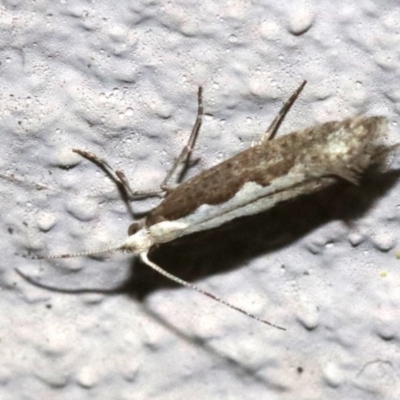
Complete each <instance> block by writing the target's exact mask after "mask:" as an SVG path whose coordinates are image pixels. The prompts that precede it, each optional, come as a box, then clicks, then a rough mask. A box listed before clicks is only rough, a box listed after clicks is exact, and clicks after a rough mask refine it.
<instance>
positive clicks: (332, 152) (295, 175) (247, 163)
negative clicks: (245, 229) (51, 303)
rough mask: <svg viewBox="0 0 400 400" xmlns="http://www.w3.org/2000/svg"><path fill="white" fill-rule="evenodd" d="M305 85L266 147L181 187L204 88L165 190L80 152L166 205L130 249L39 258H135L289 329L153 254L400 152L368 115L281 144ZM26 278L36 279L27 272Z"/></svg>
mask: <svg viewBox="0 0 400 400" xmlns="http://www.w3.org/2000/svg"><path fill="white" fill-rule="evenodd" d="M305 84H306V81H304V82H303V83H302V84H301V85H300V86H299V88H298V89H297V90H296V91H295V92H294V93H293V94H292V96H291V97H290V98H289V100H288V101H287V102H286V103H285V104H284V105H283V106H282V108H281V110H280V111H279V113H278V114H277V116H276V117H275V119H274V120H273V121H272V123H271V125H270V126H269V128H268V129H267V131H266V132H265V133H264V135H263V136H262V138H261V139H260V141H259V143H258V144H256V145H255V146H253V147H250V148H248V149H247V150H244V151H242V152H241V153H239V154H237V155H236V156H234V157H232V158H230V159H228V160H226V161H223V162H221V163H220V164H218V165H216V166H214V167H212V168H210V169H207V170H205V171H203V172H201V173H200V174H198V175H197V176H195V177H193V178H191V179H189V180H187V181H186V182H184V183H182V184H180V185H178V186H177V187H175V188H172V187H170V186H169V182H170V179H171V177H172V176H173V174H174V173H175V172H176V169H177V168H178V166H179V165H180V164H181V163H182V162H184V161H185V160H187V159H188V157H189V156H190V154H191V152H192V150H193V146H194V144H195V142H196V139H197V136H198V134H199V131H200V127H201V124H202V118H203V101H202V88H201V87H200V88H199V91H198V112H197V118H196V122H195V124H194V127H193V129H192V132H191V135H190V137H189V140H188V142H187V144H186V146H185V147H184V148H183V150H182V152H181V153H180V155H179V156H178V158H177V159H176V160H175V162H174V163H173V166H172V168H171V169H170V170H169V172H168V173H167V174H166V177H165V179H164V181H163V182H162V184H161V185H160V190H157V191H152V192H139V191H133V190H132V188H131V185H130V184H129V182H128V180H127V178H126V176H125V174H124V173H123V172H122V171H115V170H113V169H112V168H111V166H110V164H108V162H107V161H105V160H103V159H101V158H99V157H97V156H96V155H94V154H93V153H91V152H88V151H84V150H79V149H74V150H73V151H74V152H75V153H77V154H80V155H81V156H82V157H84V158H86V159H88V160H90V161H92V162H94V163H95V164H97V165H98V166H99V167H101V169H103V170H104V171H105V172H106V173H107V174H108V176H110V177H111V178H112V179H113V180H114V181H115V182H117V183H118V184H119V186H122V187H123V188H124V190H125V191H126V193H127V195H128V197H129V200H131V201H133V200H137V199H139V198H143V197H147V196H159V197H162V198H163V200H162V201H161V202H160V204H159V205H158V206H156V207H155V208H154V209H152V210H151V211H150V212H149V213H148V214H147V216H146V217H145V218H143V219H141V220H139V221H138V222H135V223H133V224H131V225H130V227H129V230H128V238H127V239H126V240H125V241H123V242H122V243H119V244H117V245H114V246H111V247H108V248H104V249H100V250H96V251H87V252H81V253H74V254H72V253H71V254H62V255H54V256H48V257H41V256H37V257H32V258H34V259H52V258H70V257H78V256H88V255H94V254H99V253H105V252H113V251H124V252H129V253H133V254H135V255H138V256H139V257H140V259H141V260H142V262H143V263H144V264H146V265H148V266H149V267H151V268H153V269H154V270H156V271H157V272H159V273H160V274H162V275H164V276H165V277H167V278H168V279H171V280H172V281H174V282H177V283H179V284H181V285H183V286H186V287H189V288H191V289H194V290H196V291H197V292H199V293H201V294H204V295H206V296H208V297H211V298H212V299H214V300H216V301H218V302H220V303H222V304H224V305H226V306H228V307H230V308H232V309H234V310H236V311H239V312H241V313H243V314H245V315H247V316H249V317H251V318H253V319H255V320H257V321H260V322H263V323H264V324H267V325H270V326H272V327H275V328H278V329H282V330H285V329H284V328H282V327H280V326H278V325H275V324H273V323H271V322H269V321H266V320H264V319H261V318H259V317H256V316H255V315H252V314H250V313H248V312H246V311H244V310H243V309H241V308H238V307H236V306H234V305H232V304H230V303H228V302H226V301H224V300H223V299H221V298H219V297H217V296H215V295H213V294H211V293H209V292H206V291H204V290H202V289H200V288H199V287H197V286H195V285H193V284H191V283H189V282H186V281H184V280H182V279H180V278H179V277H177V276H175V275H172V274H170V273H169V272H167V271H165V270H164V269H162V268H161V267H160V266H158V265H157V264H155V263H154V262H152V261H151V260H150V259H149V257H148V253H149V251H150V250H151V249H152V247H153V246H155V245H158V244H162V243H166V242H171V241H173V240H175V239H178V238H180V237H183V236H186V235H190V234H192V233H196V232H200V231H206V230H209V229H213V228H217V227H219V226H221V225H223V224H225V223H227V222H229V221H232V220H234V219H236V218H240V217H244V216H248V215H253V214H257V213H260V212H262V211H265V210H267V209H270V208H272V207H273V206H275V205H276V204H278V203H280V202H283V201H287V200H290V199H293V198H296V197H298V196H301V195H304V194H308V193H312V192H315V191H318V190H320V189H322V188H324V187H327V186H329V185H331V184H333V183H335V182H336V181H337V180H338V179H344V180H346V181H349V182H351V183H353V184H357V182H358V177H359V175H360V174H361V173H362V172H364V171H365V170H366V169H367V168H368V167H369V166H371V165H373V164H377V163H380V162H382V161H383V160H384V159H385V156H386V155H387V154H388V153H389V152H390V151H391V150H393V148H394V147H395V146H390V145H389V144H388V143H387V140H386V134H387V120H386V118H385V117H382V116H373V117H365V116H360V117H355V118H348V119H345V120H343V121H333V122H326V123H323V124H320V125H316V126H313V127H310V128H307V129H303V130H300V131H297V132H292V133H291V134H288V135H284V136H280V137H278V138H274V137H275V135H276V133H277V131H278V129H279V126H280V125H281V123H282V121H283V119H284V117H285V115H286V114H287V112H288V111H289V109H290V108H291V106H292V105H293V103H294V102H295V100H296V99H297V97H298V96H299V94H300V92H301V91H302V90H303V88H304V86H305ZM18 273H19V274H20V275H22V276H23V277H24V278H26V279H28V280H30V281H31V282H32V281H33V280H32V278H30V277H28V276H27V275H25V274H23V273H22V272H21V271H18Z"/></svg>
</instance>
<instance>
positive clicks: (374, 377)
mask: <svg viewBox="0 0 400 400" xmlns="http://www.w3.org/2000/svg"><path fill="white" fill-rule="evenodd" d="M281 3H282V4H281ZM399 33H400V5H399V3H398V2H396V1H365V0H347V1H343V0H339V1H335V2H332V1H328V0H323V1H315V2H313V1H311V0H310V1H300V0H299V1H285V2H276V1H272V0H261V1H250V0H231V1H210V0H204V1H201V2H200V1H189V0H181V1H177V0H171V1H161V0H158V1H157V0H153V1H150V0H138V1H136V0H135V1H124V0H119V1H110V0H99V1H82V0H71V1H68V0H59V1H49V0H47V1H46V0H41V1H30V2H23V1H19V0H8V1H7V0H4V1H2V2H1V5H0V139H1V143H0V174H1V175H0V178H1V179H0V218H1V221H0V227H1V230H0V232H1V233H0V235H1V240H0V399H1V400H20V399H21V400H22V399H24V400H27V399H59V400H63V399H68V400H71V399H73V400H81V399H82V400H83V399H99V400H100V399H115V400H131V399H132V400H133V399H134V400H140V399H143V400H150V399H163V400H165V399H173V400H175V399H189V398H190V399H224V400H226V399H246V400H252V399H257V400H258V399H268V400H270V399H271V400H273V399H279V400H292V399H296V400H306V399H307V400H320V399H330V400H332V399H353V400H356V399H360V400H361V399H362V400H369V399H378V398H379V399H398V398H399V397H400V341H399V339H400V260H399V259H398V258H396V255H398V254H399V251H400V243H399V237H400V195H399V193H400V179H399V178H400V176H399V168H400V162H399V160H400V153H397V154H394V155H393V156H391V157H390V158H389V161H388V165H387V167H386V170H383V171H377V170H372V171H370V173H369V174H367V175H366V176H365V177H364V178H363V179H362V181H361V183H360V185H359V186H357V187H355V186H352V185H350V184H348V183H344V182H338V184H337V185H335V186H334V187H332V188H330V189H327V190H324V191H323V192H321V193H318V194H315V195H312V196H307V197H305V198H302V199H299V200H296V201H293V202H291V203H288V204H284V205H282V206H280V207H278V208H277V209H276V210H273V211H272V212H269V213H265V214H262V215H260V216H257V217H256V218H251V219H246V220H245V221H242V222H241V223H239V224H235V225H234V226H230V227H228V228H227V229H223V230H220V231H217V232H211V233H209V234H207V235H201V237H196V238H192V240H187V241H183V242H180V243H172V244H170V245H166V246H161V247H160V248H159V249H156V251H155V252H154V253H153V254H152V255H151V258H152V259H153V260H155V261H157V263H159V264H160V265H161V266H163V267H164V268H166V269H167V270H169V271H171V272H173V273H175V274H176V275H178V276H180V277H182V278H183V279H187V280H189V281H192V282H195V283H196V284H197V285H198V286H200V287H202V288H204V289H205V290H208V291H210V292H212V293H214V294H215V295H217V296H220V297H222V298H224V299H225V300H227V301H229V302H232V303H234V304H236V305H238V306H240V307H242V308H244V309H246V310H248V311H249V312H251V313H254V314H255V315H257V316H259V317H261V318H265V319H268V320H270V321H271V322H273V323H275V324H278V325H282V326H284V327H285V328H286V329H287V331H286V332H282V331H279V330H276V329H273V328H269V327H266V326H265V325H263V324H261V323H257V322H256V321H253V320H251V319H250V318H246V317H245V316H243V315H241V314H239V313H236V312H234V311H232V310H230V309H228V308H226V307H224V306H223V305H221V304H218V303H216V302H213V301H211V300H210V299H207V298H206V297H202V296H201V295H199V294H198V293H196V292H194V291H191V290H187V289H184V288H180V287H177V286H176V285H174V284H172V283H171V282H166V280H165V279H164V278H163V277H159V276H157V274H155V273H153V272H152V271H149V269H148V267H146V266H144V265H142V264H141V263H139V262H138V261H137V260H135V259H134V257H131V256H130V255H129V254H107V255H103V256H98V257H92V258H89V257H80V258H72V259H63V260H51V261H50V260H47V261H46V260H45V261H43V260H42V261H37V260H30V259H26V258H23V257H21V255H27V254H32V255H33V254H40V255H46V254H57V253H65V252H71V253H75V252H80V251H85V250H91V249H97V248H102V247H105V246H109V245H112V244H115V243H119V242H120V241H122V240H124V239H125V238H126V235H127V233H126V232H127V228H128V226H129V225H130V223H131V217H130V216H129V214H128V213H127V209H126V207H125V205H124V203H123V202H122V201H121V199H120V197H119V194H118V192H117V190H116V188H115V186H114V185H113V183H112V182H111V181H110V180H109V179H108V178H107V177H106V176H105V175H104V174H103V173H102V172H101V171H100V170H99V169H98V168H96V167H95V166H94V165H93V164H92V163H90V162H88V161H86V160H84V159H82V158H81V157H79V156H78V155H77V154H75V153H73V152H72V151H71V149H73V148H80V149H84V150H89V151H92V152H94V153H96V154H98V155H99V156H100V157H103V158H105V159H107V160H108V161H109V163H110V164H111V165H112V166H114V167H115V168H117V169H121V170H123V171H124V172H125V174H126V175H127V176H128V177H129V179H130V181H131V184H132V186H133V187H134V188H135V189H152V188H154V187H157V185H159V184H160V182H161V181H162V180H163V178H164V176H165V173H166V171H167V170H168V168H169V167H170V166H171V165H172V163H173V160H174V157H176V156H177V155H178V154H179V152H180V151H181V149H182V146H183V145H184V144H185V141H186V140H187V138H188V135H189V133H190V130H191V129H192V126H193V123H194V120H195V117H196V111H197V99H196V93H197V88H198V86H199V85H202V86H203V87H204V106H205V111H206V113H207V114H208V115H207V116H206V117H205V120H204V123H203V127H202V130H201V134H200V137H199V139H198V142H197V145H196V149H195V152H194V154H193V157H192V160H194V161H197V162H196V163H194V164H195V165H194V166H193V167H192V168H191V169H190V170H189V171H188V173H187V174H186V176H185V178H186V179H187V177H190V176H193V175H194V174H196V173H198V172H199V171H201V170H203V169H205V168H209V167H210V166H213V165H215V164H217V163H218V162H220V161H222V160H224V159H226V158H228V157H230V156H232V155H234V154H236V153H238V152H240V151H242V150H244V149H246V148H247V147H249V146H250V145H251V144H252V143H253V142H255V141H257V139H258V138H259V137H260V135H261V134H262V133H263V132H264V131H265V129H266V128H267V127H268V125H269V123H270V122H271V120H272V119H273V117H274V116H275V115H276V113H277V112H278V110H279V108H280V106H281V105H282V102H283V101H285V100H286V99H287V98H288V97H289V96H290V94H291V93H292V92H293V91H294V90H295V88H296V87H297V86H298V85H299V84H300V83H301V82H302V80H303V79H307V80H308V84H307V86H306V88H305V90H304V92H303V93H302V95H301V97H300V99H299V100H298V101H297V102H296V104H295V105H294V107H293V109H292V110H291V112H290V114H289V115H288V116H287V118H286V120H285V122H284V124H283V126H282V128H281V131H280V133H279V134H286V133H289V132H291V131H294V130H298V129H301V128H305V127H307V126H312V125H315V124H318V123H322V122H325V121H328V120H337V119H339V120H340V119H343V118H346V117H349V116H353V115H357V114H367V115H385V116H387V117H388V119H389V127H390V131H391V132H390V134H391V136H392V138H391V140H393V142H396V141H397V142H399V141H400V132H399V128H398V125H397V122H398V119H399V107H400V83H399V82H400V34H399ZM157 201H158V200H157V199H149V200H145V201H141V202H135V203H134V204H133V208H134V210H135V212H137V213H143V212H145V211H146V210H149V209H150V208H151V207H153V206H154V205H156V204H157ZM15 268H18V269H20V270H21V271H23V272H24V273H25V274H28V275H29V276H31V277H32V278H34V279H36V280H37V281H39V282H40V283H42V284H44V285H48V286H52V287H54V288H57V289H58V290H46V289H44V288H41V287H39V286H37V285H36V286H35V285H32V284H30V283H29V282H27V281H25V280H24V279H22V277H21V276H19V275H18V274H17V272H16V271H15Z"/></svg>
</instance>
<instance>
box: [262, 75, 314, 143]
mask: <svg viewBox="0 0 400 400" xmlns="http://www.w3.org/2000/svg"><path fill="white" fill-rule="evenodd" d="M306 83H307V81H303V82H302V83H301V85H300V86H299V87H298V88H297V90H296V91H295V92H294V93H293V94H292V95H291V96H290V98H289V100H287V101H286V103H285V104H284V105H283V106H282V108H281V109H280V110H279V112H278V115H277V116H276V117H275V118H274V120H273V121H272V122H271V125H270V126H269V127H268V129H267V130H266V132H265V133H264V135H263V136H262V138H261V140H260V142H259V143H258V144H261V143H262V142H264V141H265V140H272V139H273V138H274V137H275V135H276V133H277V132H278V129H279V127H280V126H281V124H282V122H283V120H284V118H285V116H286V114H287V113H288V112H289V110H290V108H291V107H292V105H293V103H294V102H295V101H296V99H297V97H299V94H300V93H301V91H302V90H303V89H304V86H305V85H306Z"/></svg>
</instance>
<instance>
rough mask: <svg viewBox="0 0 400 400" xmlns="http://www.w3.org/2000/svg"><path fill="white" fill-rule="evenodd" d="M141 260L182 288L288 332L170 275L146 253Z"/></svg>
mask: <svg viewBox="0 0 400 400" xmlns="http://www.w3.org/2000/svg"><path fill="white" fill-rule="evenodd" d="M140 258H141V259H142V261H143V262H144V263H145V264H146V265H148V266H149V267H150V268H153V269H154V270H155V271H157V272H158V273H159V274H161V275H164V276H165V277H167V278H168V279H170V280H171V281H174V282H176V283H179V284H180V285H182V286H185V287H187V288H190V289H193V290H196V292H199V293H201V294H204V295H205V296H207V297H210V298H211V299H213V300H215V301H218V303H221V304H224V305H225V306H228V307H230V308H232V309H233V310H236V311H239V312H240V313H242V314H244V315H247V316H248V317H250V318H253V319H255V320H256V321H259V322H262V323H263V324H266V325H269V326H272V327H274V328H277V329H280V330H282V331H286V329H285V328H282V327H281V326H278V325H275V324H273V323H271V322H269V321H266V320H265V319H261V318H258V317H256V316H255V315H253V314H250V313H248V312H247V311H244V310H243V309H241V308H239V307H236V306H234V305H233V304H230V303H228V302H226V301H225V300H222V299H221V298H220V297H217V296H214V295H213V294H211V293H209V292H206V291H205V290H203V289H200V288H199V287H197V286H195V285H193V284H192V283H189V282H186V281H184V280H183V279H181V278H178V277H177V276H175V275H172V274H170V273H169V272H167V271H165V270H164V269H162V268H161V267H159V266H158V265H157V264H155V263H153V262H152V261H150V260H149V258H148V257H147V252H146V253H141V254H140Z"/></svg>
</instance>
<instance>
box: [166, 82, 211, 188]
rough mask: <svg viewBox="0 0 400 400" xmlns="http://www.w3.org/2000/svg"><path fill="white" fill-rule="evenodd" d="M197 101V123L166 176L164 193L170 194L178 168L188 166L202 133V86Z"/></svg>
mask: <svg viewBox="0 0 400 400" xmlns="http://www.w3.org/2000/svg"><path fill="white" fill-rule="evenodd" d="M197 101H198V108H197V117H196V122H195V123H194V126H193V129H192V132H191V134H190V137H189V140H188V141H187V143H186V145H185V147H184V148H183V149H182V151H181V154H179V156H178V157H177V158H176V159H175V161H174V164H173V165H172V167H171V169H170V170H169V171H168V173H167V175H166V176H165V178H164V180H163V182H162V183H161V185H160V187H161V190H163V191H164V192H168V191H170V190H172V189H171V187H170V186H169V185H168V183H169V181H170V179H171V177H172V175H173V174H174V172H175V171H176V169H177V168H178V166H179V164H180V163H181V162H183V161H185V163H186V164H187V163H188V162H189V159H190V155H191V154H192V151H193V148H194V145H195V143H196V139H197V137H198V135H199V132H200V127H201V123H202V122H203V114H204V110H203V88H202V87H201V86H200V87H199V90H198V92H197Z"/></svg>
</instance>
